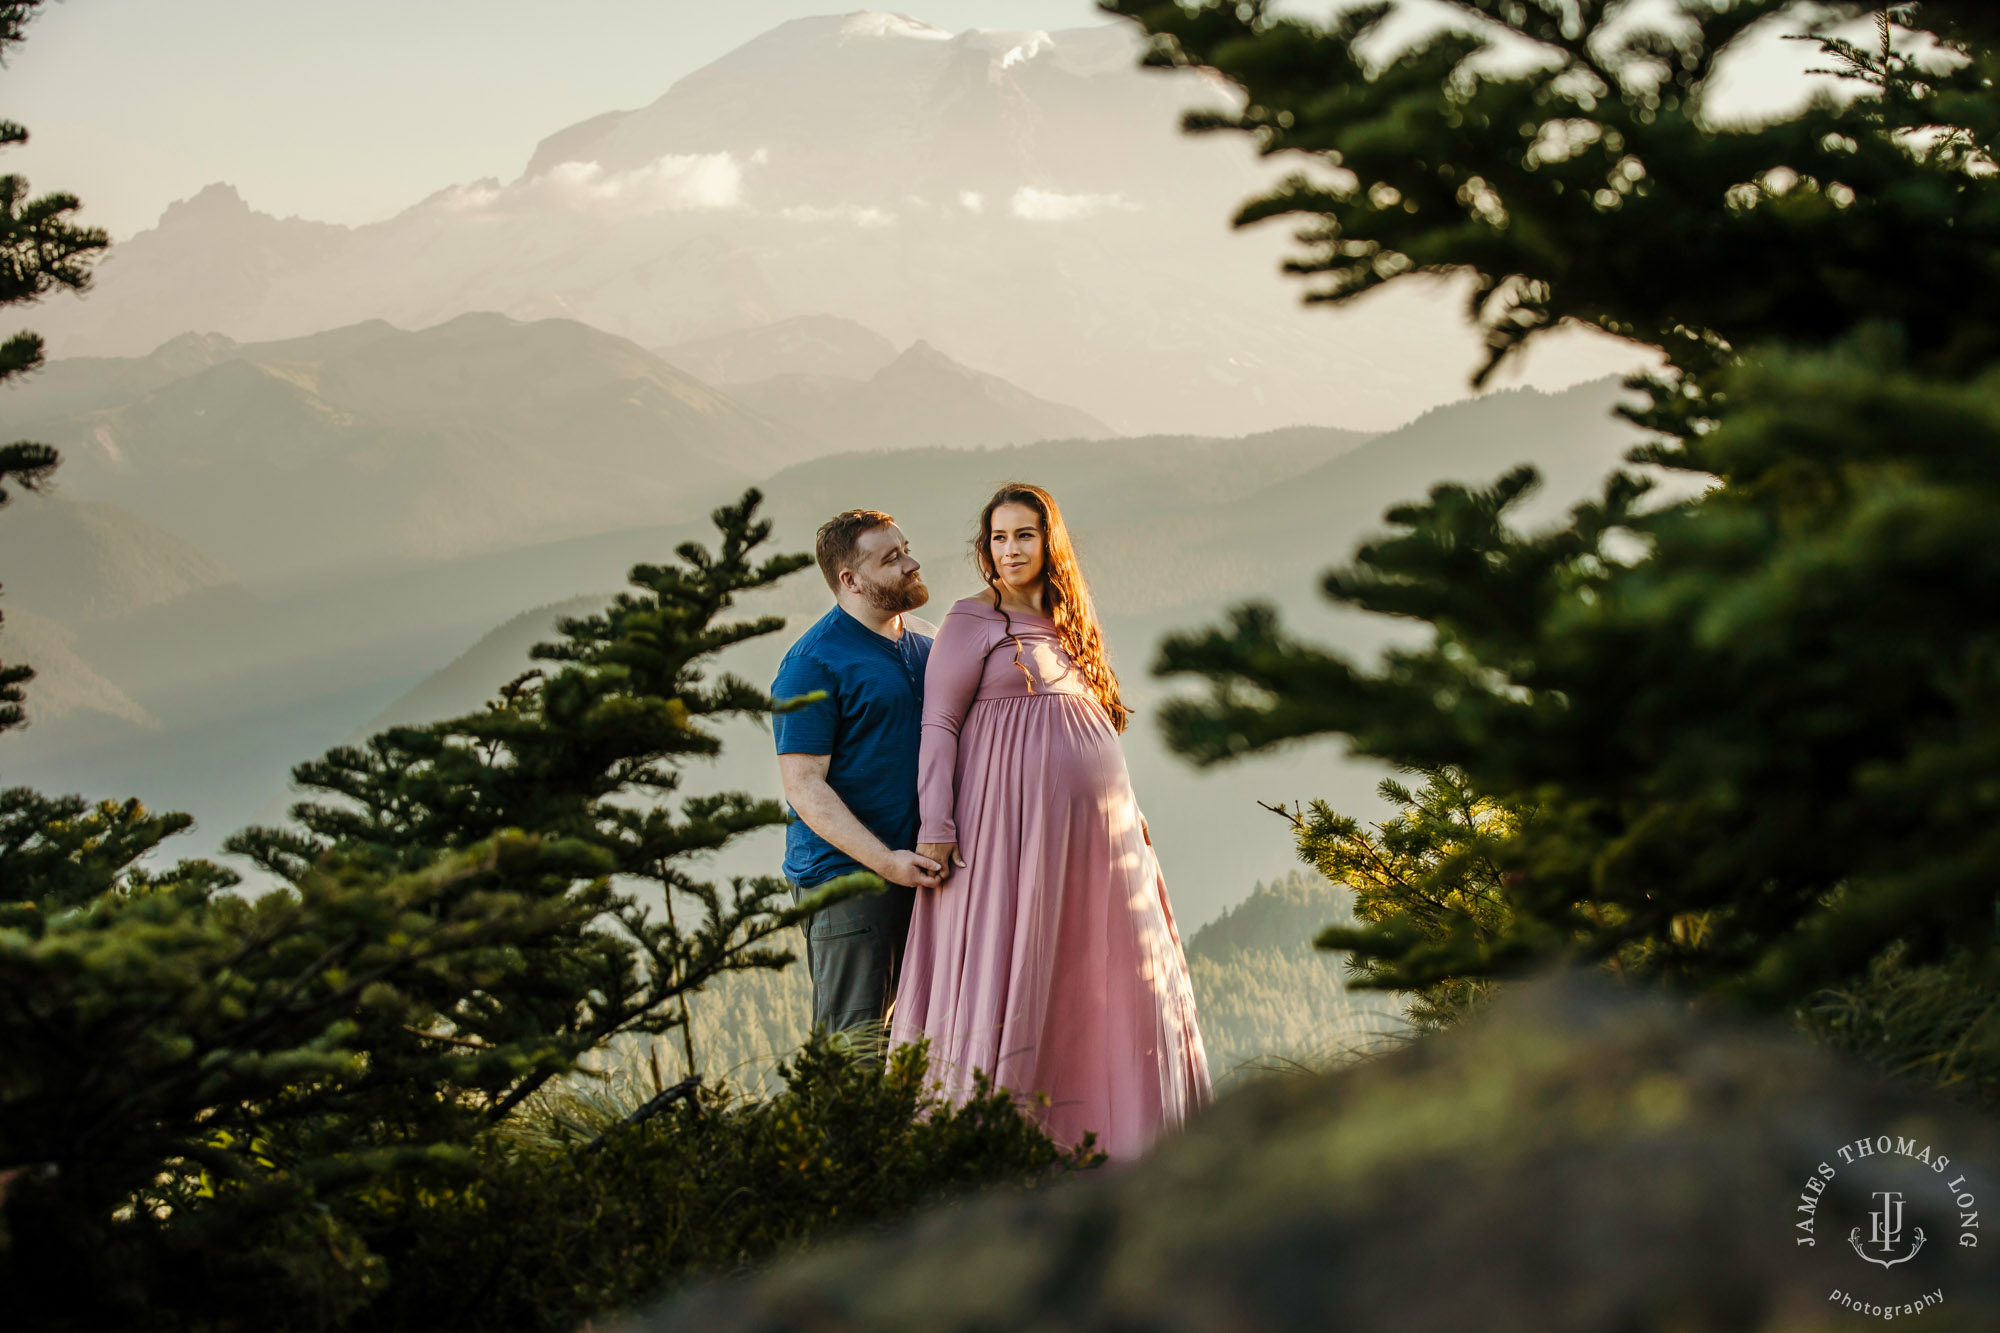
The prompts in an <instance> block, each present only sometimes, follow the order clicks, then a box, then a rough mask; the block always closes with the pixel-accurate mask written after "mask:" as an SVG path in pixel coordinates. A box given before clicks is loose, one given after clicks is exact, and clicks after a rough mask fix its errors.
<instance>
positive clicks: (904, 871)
mask: <svg viewBox="0 0 2000 1333" xmlns="http://www.w3.org/2000/svg"><path fill="white" fill-rule="evenodd" d="M943 872H944V866H943V864H942V863H940V862H938V861H934V860H932V859H931V858H930V857H928V856H925V855H924V854H923V852H922V851H921V850H918V851H914V852H890V853H889V856H888V859H887V860H885V861H884V862H883V863H882V864H881V865H879V866H877V867H876V868H875V873H876V874H878V875H880V876H881V877H882V878H883V879H886V880H888V881H889V882H890V883H891V884H901V885H902V886H903V887H904V888H908V889H941V888H943V887H944V873H943Z"/></svg>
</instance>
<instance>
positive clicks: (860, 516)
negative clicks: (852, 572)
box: [813, 509, 896, 592]
mask: <svg viewBox="0 0 2000 1333" xmlns="http://www.w3.org/2000/svg"><path fill="white" fill-rule="evenodd" d="M895 521H896V520H895V519H893V518H891V517H889V516H888V515H887V514H885V513H883V512H882V511H881V510H879V509H850V510H848V511H847V512H846V513H844V514H835V515H834V516H833V517H832V518H830V519H828V520H827V521H826V522H824V523H822V524H820V525H819V537H818V539H817V540H815V541H814V542H813V555H814V556H816V557H817V558H818V560H819V572H820V573H821V574H823V575H825V576H826V586H827V587H829V588H831V589H833V590H834V591H835V592H839V591H840V571H841V570H843V569H852V568H853V567H854V548H855V547H856V546H858V545H860V543H861V536H862V534H863V533H867V532H873V531H875V529H877V528H879V527H883V526H886V525H887V524H890V523H894V522H895Z"/></svg>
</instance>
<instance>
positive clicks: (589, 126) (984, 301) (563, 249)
mask: <svg viewBox="0 0 2000 1333" xmlns="http://www.w3.org/2000/svg"><path fill="white" fill-rule="evenodd" d="M1137 54H1138V47H1137V43H1136V41H1135V39H1134V37H1133V35H1132V34H1131V32H1130V31H1129V30H1128V28H1127V27H1126V26H1124V25H1122V24H1118V25H1110V26H1104V27H1096V28H1085V29H1078V30H1073V31H1062V32H1053V33H1050V32H1026V31H1024V32H992V31H970V32H964V33H959V34H957V35H952V34H949V33H945V32H942V31H939V30H937V29H935V28H931V27H928V26H926V25H924V24H922V23H918V22H916V21H914V20H911V19H907V18H902V17H899V16H895V15H886V14H868V13H862V14H849V15H834V16H827V17H823V18H813V19H801V20H798V21H795V22H790V23H786V24H784V25H782V26H780V27H778V28H776V29H774V30H772V31H771V32H769V33H767V34H765V35H764V36H762V37H759V38H757V39H755V40H754V41H751V42H749V43H748V44H746V45H744V46H743V47H741V48H739V49H737V50H736V51H734V52H732V53H730V54H729V55H727V56H725V57H723V58H722V59H720V60H718V61H715V62H714V63H712V64H711V65H709V66H707V67H706V68H704V69H701V70H699V71H697V72H695V73H693V74H690V75H688V76H687V77H685V78H683V79H681V80H680V81H679V82H677V83H675V84H674V85H673V86H672V87H671V88H669V89H667V90H666V91H665V92H664V93H663V95H662V96H661V97H660V98H659V99H658V100H656V101H654V102H653V103H651V104H650V105H648V106H645V107H642V108H639V109H637V110H631V111H609V110H607V112H606V113H605V114H603V115H600V116H596V117H594V118H592V119H589V120H586V121H584V122H582V123H580V124H577V125H573V126H570V127H568V128H564V129H558V130H557V131H556V132H555V133H553V134H550V135H549V136H548V137H547V138H545V139H544V140H543V141H542V142H541V143H540V144H539V145H537V146H534V147H533V148H532V150H531V149H530V146H529V145H526V144H524V145H523V146H522V147H523V157H524V160H525V162H526V168H525V170H524V171H523V173H522V174H521V175H520V176H519V177H517V178H515V179H514V180H511V181H504V182H503V181H500V180H479V181H473V182H470V183H466V184H460V185H455V186H451V187H449V188H446V189H443V190H440V191H438V192H436V193H434V194H433V195H431V196H430V197H429V198H426V199H423V200H421V201H416V202H413V203H412V205H411V206H410V207H409V208H407V209H406V210H404V211H403V212H401V213H399V214H397V215H396V216H394V217H392V218H389V219H386V220H384V221H381V222H377V223H373V224H370V225H367V226H360V227H344V226H334V225H329V224H325V223H319V222H313V221H310V220H306V219H300V218H277V217H272V216H270V215H268V214H265V213H260V212H257V211H256V210H255V209H253V208H252V207H251V205H250V204H249V203H247V202H246V201H244V200H243V199H242V198H241V197H239V196H238V194H237V193H236V191H235V190H234V189H233V188H231V187H229V186H228V185H225V184H216V185H212V186H210V187H208V188H207V189H205V190H203V191H201V192H200V193H198V194H197V195H195V196H194V197H192V198H190V199H186V200H183V201H180V202H178V203H176V204H174V205H173V206H171V207H169V208H168V209H166V211H165V212H164V214H163V215H162V216H161V218H160V220H159V223H158V225H156V226H155V227H153V228H151V229H149V230H147V231H144V232H142V233H140V234H138V235H136V236H134V237H132V238H130V239H128V240H125V241H123V242H122V243H121V244H119V245H118V246H117V247H116V248H115V249H114V250H113V252H112V253H111V255H110V257H109V258H108V259H107V260H106V262H105V263H104V264H103V265H102V267H101V269H100V272H99V279H98V284H97V289H96V291H95V292H94V293H92V294H91V295H89V296H87V297H85V298H83V299H81V300H78V299H73V298H69V297H63V298H60V299H57V300H55V301H53V302H51V303H50V304H49V305H48V306H47V307H46V308H45V309H44V310H43V311H41V312H39V313H38V315H37V327H38V328H39V329H40V330H41V331H42V332H44V333H45V334H46V335H47V336H48V338H49V340H50V345H51V348H52V349H53V353H54V354H56V355H63V356H74V355H78V354H95V355H118V356H135V355H142V354H144V353H146V352H148V351H149V350H151V349H152V348H154V347H157V346H158V345H159V344H161V343H162V342H164V341H166V340H167V339H169V338H171V337H174V336H176V335H178V334H180V333H181V332H183V331H184V330H187V329H202V330H215V331H219V332H221V333H223V334H226V335H228V336H229V337H231V338H234V339H236V340H238V341H242V342H267V341H270V340H274V339H286V338H296V337H300V336H303V335H307V334H313V333H316V332H318V331H320V330H324V329H329V328H340V327H343V326H348V325H354V324H360V323H363V322H365V321H369V320H374V319H384V320H387V321H388V322H389V323H391V324H393V325H395V326H397V327H398V328H405V329H426V328H429V327H431V326H433V325H437V324H440V323H442V322H444V321H447V320H450V319H452V318H453V317H455V316H457V315H461V314H465V313H468V312H484V311H497V312H499V313H502V314H505V315H508V316H510V317H513V318H516V319H522V320H530V319H539V318H544V317H550V316H560V317H566V318H571V319H576V320H579V321H581V322H583V323H586V324H589V325H591V326H592V327H594V328H597V329H601V330H604V331H606V332H608V333H611V334H616V335H619V336H621V337H624V338H628V339H630V340H632V341H633V342H636V343H638V344H639V345H641V346H644V347H655V348H658V347H670V346H675V345H684V344H687V343H689V342H690V341H691V340H700V339H706V338H710V337H713V336H715V335H719V334H728V333H736V332H742V331H746V330H752V329H755V328H758V327H760V326H766V325H770V324H772V323H774V322H776V321H779V320H783V319H787V318H790V317H795V316H811V315H821V314H829V315H833V316H838V317H843V318H846V319H851V320H856V321H859V322H860V323H861V324H862V325H865V326H866V327H867V328H869V329H872V330H875V331H876V332H877V333H878V334H879V335H881V336H883V337H884V338H886V339H888V340H890V341H892V342H893V343H894V344H895V345H896V346H898V347H907V346H908V345H909V344H911V343H913V342H916V341H918V340H923V341H926V342H928V343H929V344H931V345H932V346H934V347H937V348H940V349H942V350H943V351H944V352H945V353H947V354H948V355H949V356H951V357H953V358H956V359H957V360H959V361H962V362H964V363H965V364H968V365H971V366H975V367H978V368H979V369H980V370H982V371H985V372H987V373H990V374H994V375H998V376H1000V377H1002V378H1004V379H1006V380H1007V381H1009V382H1010V383H1012V384H1014V385H1017V386H1019V388H1020V389H1022V390H1023V391H1025V392H1026V393H1028V394H1031V395H1034V396H1036V397H1040V398H1044V399H1047V400H1049V401H1051V402H1057V403H1065V404H1069V405H1072V406H1074V407H1075V408H1077V409H1079V410H1081V411H1083V412H1086V413H1089V414H1090V415H1091V416H1093V417H1095V418H1097V419H1098V420H1100V421H1102V422H1104V423H1107V424H1108V425H1109V426H1110V427H1111V428H1113V429H1115V430H1118V431H1121V432H1127V433H1133V432H1139V431H1149V430H1151V431H1157V430H1185V431H1194V432H1197V433H1201V434H1211V435H1234V434H1240V433H1242V432H1244V431H1254V430H1261V429H1268V428H1271V427H1277V426H1285V425H1293V424H1297V423H1301V422H1322V423H1337V424H1344V425H1350V426H1360V427H1367V428H1382V427H1386V426H1390V425H1393V424H1395V423H1397V422H1400V421H1403V420H1406V419H1407V418H1408V417H1409V416H1410V415H1411V414H1412V413H1413V412H1416V411H1419V410H1422V409H1423V408H1425V407H1427V406H1431V405H1434V404H1437V403H1441V402H1445V401H1449V400H1451V399H1454V398H1457V397H1459V396H1461V394H1462V393H1463V391H1464V384H1465V378H1466V375H1467V374H1468V373H1469V371H1470V369H1471V368H1472V366H1473V365H1474V364H1475V362H1476V361H1477V359H1478V348H1477V346H1476V341H1475V339H1473V338H1472V336H1471V335H1470V334H1468V333H1467V332H1466V331H1465V329H1464V327H1463V322H1462V315H1461V311H1460V308H1459V297H1458V294H1457V293H1456V291H1455V290H1452V289H1448V288H1444V287H1435V286H1434V287H1429V288H1422V289H1420V288H1418V287H1417V286H1414V285H1405V286H1404V287H1401V288H1399V289H1398V290H1397V291H1395V292H1391V293H1384V294H1383V295H1381V296H1378V297H1375V298H1372V299H1371V300H1370V301H1369V302H1367V303H1366V304H1365V305H1364V306H1363V307H1360V308H1358V309H1356V310H1354V311H1351V312H1345V313H1340V314H1334V313H1330V312H1327V311H1325V310H1307V309H1304V308H1302V307H1301V306H1300V303H1299V297H1300V290H1299V287H1298V284H1297V283H1296V281H1295V280H1288V279H1284V278H1281V277H1280V276H1279V274H1278V271H1277V263H1278V258H1279V256H1280V254H1281V252H1282V251H1283V250H1284V249H1285V248H1286V246H1287V244H1288V242H1287V240H1286V237H1285V235H1284V229H1283V228H1264V229H1257V230H1255V231H1253V232H1251V233H1245V234H1232V232H1231V231H1230V228H1229V225H1228V220H1229V217H1230V215H1231V213H1232V212H1233V210H1234V209H1235V207H1236V205H1237V204H1238V203H1240V202H1241V201H1242V200H1243V199H1244V198H1246V197H1247V196H1248V195H1250V194H1251V193H1253V192H1254V191H1255V190H1256V189H1257V188H1258V187H1259V185H1260V183H1262V182H1264V181H1266V180H1268V179H1269V178H1270V177H1271V176H1272V174H1273V169H1272V167H1270V166H1266V165H1264V164H1261V163H1260V162H1259V161H1258V159H1257V158H1256V156H1255V154H1254V152H1253V151H1252V150H1251V148H1250V146H1249V145H1248V144H1246V143H1245V142H1243V141H1241V140H1239V139H1233V138H1217V137H1207V138H1192V139H1191V138H1189V137H1187V136H1184V135H1182V134H1181V133H1180V131H1179V128H1178V126H1179V120H1180V115H1181V113H1182V111H1184V110H1186V109H1187V108H1189V107H1191V106H1215V105H1218V104H1221V103H1222V102H1224V101H1225V100H1226V97H1227V94H1226V92H1225V91H1224V90H1223V89H1221V88H1218V87H1216V86H1214V85H1213V84H1211V83H1209V82H1207V81H1205V80H1204V78H1203V77H1202V76H1199V75H1195V74H1188V73H1179V74H1166V73H1162V72H1160V71H1142V70H1140V69H1139V68H1138V67H1137V63H1136V57H1137ZM411 132H412V133H422V127H421V126H413V127H412V130H411ZM1280 165H1283V164H1280ZM1564 346H1565V344H1564V342H1563V336H1562V335H1558V336H1557V338H1556V339H1554V340H1553V341H1552V342H1550V343H1548V344H1547V346H1546V351H1545V353H1538V355H1542V356H1545V358H1546V359H1545V360H1543V361H1542V362H1540V363H1539V364H1541V365H1542V367H1543V369H1542V371H1541V372H1540V373H1542V374H1543V376H1544V378H1543V379H1542V380H1541V381H1540V382H1543V383H1548V384H1563V383H1570V382H1575V381H1576V380H1580V379H1583V378H1587V377H1589V376H1591V375H1596V374H1602V373H1605V372H1606V371H1608V370H1610V369H1613V368H1615V367H1616V366H1620V365H1623V364H1625V363H1626V362H1628V361H1630V360H1631V359H1632V353H1631V352H1630V351H1629V350H1628V349H1624V348H1620V347H1613V346H1610V345H1608V344H1605V345H1597V344H1591V345H1585V344H1583V343H1581V342H1571V343H1569V344H1567V347H1568V350H1567V351H1565V350H1562V348H1563V347H1564ZM826 373H834V374H850V373H852V372H849V371H841V370H835V371H831V372H826ZM871 373H872V372H871ZM861 377H862V378H865V376H861ZM667 393H668V396H671V391H667Z"/></svg>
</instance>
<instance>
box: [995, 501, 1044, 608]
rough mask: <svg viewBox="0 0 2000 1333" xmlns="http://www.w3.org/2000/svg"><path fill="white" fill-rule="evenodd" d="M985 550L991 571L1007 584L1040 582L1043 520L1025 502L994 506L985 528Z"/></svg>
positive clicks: (1026, 586)
mask: <svg viewBox="0 0 2000 1333" xmlns="http://www.w3.org/2000/svg"><path fill="white" fill-rule="evenodd" d="M986 551H987V554H988V555H990V556H992V557H993V571H994V573H996V574H998V575H999V576H1000V581H1001V582H1002V583H1004V584H1006V585H1007V586H1008V587H1010V588H1017V589H1021V590H1023V591H1025V590H1027V589H1030V588H1033V587H1034V586H1035V585H1036V584H1037V583H1039V582H1041V579H1042V569H1043V566H1044V563H1045V555H1044V552H1043V549H1042V520H1041V518H1040V516H1038V515H1037V514H1036V513H1035V511H1034V510H1032V509H1030V508H1029V507H1028V506H1026V505H1024V504H1014V503H1012V502H1009V503H1007V504H1003V505H998V506H995V508H994V510H993V518H992V521H991V522H990V523H989V524H988V525H987V528H986Z"/></svg>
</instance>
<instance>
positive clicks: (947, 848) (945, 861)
mask: <svg viewBox="0 0 2000 1333" xmlns="http://www.w3.org/2000/svg"><path fill="white" fill-rule="evenodd" d="M917 855H918V856H927V857H929V858H930V859H931V860H933V861H936V862H937V863H938V866H939V867H940V869H939V873H938V882H939V883H940V884H949V883H950V882H951V871H952V867H954V866H962V865H964V864H965V858H964V857H962V856H960V855H959V854H958V844H957V843H955V842H920V843H918V844H917Z"/></svg>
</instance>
